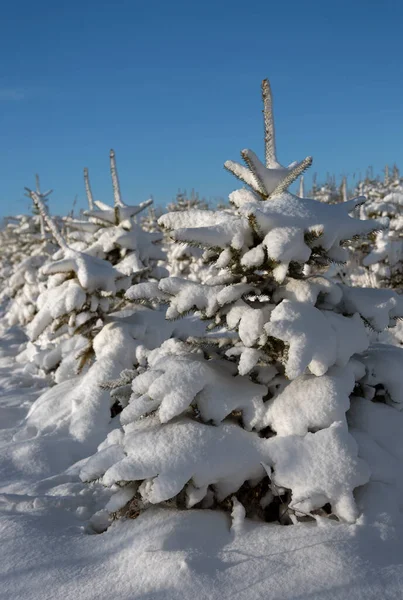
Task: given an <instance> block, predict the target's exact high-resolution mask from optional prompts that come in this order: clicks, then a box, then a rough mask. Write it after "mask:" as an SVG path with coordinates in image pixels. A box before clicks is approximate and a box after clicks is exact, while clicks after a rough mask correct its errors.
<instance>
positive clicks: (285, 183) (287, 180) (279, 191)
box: [270, 156, 313, 197]
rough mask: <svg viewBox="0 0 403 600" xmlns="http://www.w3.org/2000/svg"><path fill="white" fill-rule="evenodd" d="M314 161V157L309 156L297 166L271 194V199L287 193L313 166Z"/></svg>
mask: <svg viewBox="0 0 403 600" xmlns="http://www.w3.org/2000/svg"><path fill="white" fill-rule="evenodd" d="M312 160H313V159H312V156H307V157H306V158H304V160H303V161H301V162H300V163H298V164H297V165H295V167H294V168H293V169H291V171H290V172H289V174H288V175H287V177H285V178H284V179H283V181H281V183H279V185H278V186H277V187H276V188H275V189H274V190H273V192H272V193H271V194H270V197H273V196H277V195H278V194H282V193H283V192H285V191H286V190H287V189H288V188H289V187H290V185H291V184H292V183H294V181H295V180H296V179H298V177H299V176H300V175H302V173H303V172H304V171H306V170H307V169H308V168H309V167H310V166H311V164H312Z"/></svg>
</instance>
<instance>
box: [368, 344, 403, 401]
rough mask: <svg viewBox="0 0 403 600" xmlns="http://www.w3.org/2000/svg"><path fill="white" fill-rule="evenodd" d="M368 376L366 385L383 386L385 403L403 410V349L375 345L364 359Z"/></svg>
mask: <svg viewBox="0 0 403 600" xmlns="http://www.w3.org/2000/svg"><path fill="white" fill-rule="evenodd" d="M363 363H364V365H365V368H366V371H367V374H366V377H365V379H364V382H365V383H368V384H369V385H372V386H376V385H382V386H383V388H384V389H385V390H386V392H387V394H386V396H385V401H386V402H387V403H388V404H390V405H392V406H394V407H395V408H397V409H398V410H403V370H402V364H403V348H399V347H395V346H390V345H386V344H373V345H372V346H371V347H370V348H369V349H368V351H367V352H366V353H365V355H364V358H363Z"/></svg>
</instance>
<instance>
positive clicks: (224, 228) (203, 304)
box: [81, 80, 403, 529]
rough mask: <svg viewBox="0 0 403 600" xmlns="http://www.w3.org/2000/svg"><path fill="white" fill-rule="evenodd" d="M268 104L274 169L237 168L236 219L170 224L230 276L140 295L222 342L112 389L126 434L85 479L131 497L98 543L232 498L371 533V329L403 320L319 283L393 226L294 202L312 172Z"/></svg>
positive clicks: (190, 344) (115, 504) (134, 294)
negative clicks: (278, 135) (363, 414)
mask: <svg viewBox="0 0 403 600" xmlns="http://www.w3.org/2000/svg"><path fill="white" fill-rule="evenodd" d="M263 101H264V116H265V148H266V156H265V163H264V164H263V163H261V162H260V160H259V159H258V158H257V156H256V155H255V154H254V153H253V152H252V151H251V150H243V151H242V153H241V154H242V158H243V159H244V161H245V163H246V166H242V165H240V164H238V163H234V162H232V161H229V162H227V163H226V165H225V166H226V168H227V169H228V170H229V171H231V172H232V173H233V174H235V175H236V176H237V177H238V178H239V179H240V180H241V181H243V182H244V183H246V184H247V185H248V186H249V189H246V188H243V189H240V190H237V191H235V192H233V193H232V194H231V196H230V200H231V202H232V205H233V208H234V210H233V212H232V214H229V213H228V212H226V211H219V210H218V211H212V210H197V209H193V210H188V211H182V212H179V211H178V212H170V213H168V214H166V215H164V216H162V217H161V218H160V220H159V223H160V224H161V226H162V227H163V228H164V229H166V230H167V231H169V233H170V236H171V237H172V238H173V239H174V240H175V241H176V242H178V243H179V244H181V243H189V244H194V245H198V246H201V247H203V248H205V249H206V251H207V252H208V257H209V260H210V263H211V264H212V265H213V266H214V268H215V269H216V270H217V274H216V276H214V277H210V278H209V279H208V280H206V281H205V282H195V281H189V280H185V279H182V278H179V277H169V278H165V279H162V280H161V281H160V282H159V283H158V282H148V283H141V284H138V285H135V286H133V287H131V288H130V289H129V290H128V291H127V292H126V295H127V297H128V298H130V299H131V300H132V301H139V302H144V301H145V300H146V301H153V302H155V301H158V302H160V303H162V304H167V305H168V308H167V313H166V316H167V318H168V319H171V320H176V319H179V318H181V317H183V316H185V315H187V314H188V313H189V312H195V313H196V314H197V315H199V317H200V319H202V320H203V321H206V322H208V323H209V324H210V325H209V327H210V328H211V330H212V331H213V330H214V329H215V328H217V327H218V328H220V332H221V333H220V332H218V333H217V334H216V338H215V339H214V338H212V339H209V338H208V334H206V335H203V336H202V337H200V336H198V335H197V334H196V333H194V334H193V335H192V336H189V337H188V338H186V340H185V341H181V342H179V341H177V340H175V339H170V340H167V341H165V342H164V343H163V344H162V345H161V346H160V347H156V348H155V350H153V351H152V352H149V353H148V354H147V356H146V365H145V366H142V368H141V369H135V370H134V371H126V372H124V373H122V376H121V378H120V379H119V380H117V381H116V382H114V383H113V384H112V387H113V388H114V389H113V391H112V397H113V398H114V399H115V400H116V402H117V403H119V404H120V410H121V413H120V416H119V419H120V423H121V429H116V430H114V431H113V432H112V433H110V435H109V436H108V437H107V439H106V440H105V441H104V442H103V443H102V444H101V445H100V446H99V449H98V452H97V453H96V454H95V455H94V456H93V457H91V458H90V459H89V460H88V461H87V462H86V464H85V465H84V467H83V469H82V472H81V477H82V479H83V480H84V481H91V480H94V479H100V480H101V481H102V482H103V483H104V484H105V485H106V486H110V487H111V489H112V491H115V492H116V494H115V495H114V496H113V497H112V499H111V501H110V503H109V504H108V506H107V507H106V509H105V512H104V513H103V514H101V515H97V517H96V519H95V521H96V523H97V525H96V527H97V528H98V529H102V528H105V527H107V524H108V522H109V520H110V518H111V517H110V513H113V514H115V515H116V514H131V515H136V514H138V513H139V511H140V510H142V509H144V508H146V507H147V506H149V505H152V504H159V503H164V502H173V503H175V504H176V505H177V506H181V507H188V508H190V507H194V506H197V507H217V506H218V507H224V508H226V507H227V508H229V507H230V505H231V504H232V503H231V498H234V500H233V502H234V503H235V505H236V506H238V505H237V502H241V503H242V504H243V505H244V508H245V510H246V515H247V516H251V517H256V518H263V519H265V520H276V519H279V520H281V521H284V520H285V521H287V520H288V521H289V519H291V520H292V521H295V520H297V519H298V518H307V517H312V516H316V515H317V514H323V515H329V514H331V515H333V517H334V518H338V519H340V520H345V521H348V522H352V521H354V520H355V519H356V518H357V515H358V510H357V507H356V503H355V500H354V490H355V489H356V488H357V487H358V486H363V485H364V484H366V483H367V482H368V480H369V476H370V473H369V468H368V466H367V464H366V463H365V462H364V461H363V460H362V459H361V458H360V457H359V455H358V447H357V443H356V441H355V439H354V438H353V437H352V436H351V434H350V432H349V425H348V421H347V418H346V412H347V411H348V409H349V406H350V397H351V395H352V393H353V391H354V390H355V389H356V388H357V382H358V381H360V380H364V379H365V377H366V375H367V371H366V364H369V363H368V360H369V359H367V358H366V359H365V360H366V362H365V361H362V360H360V358H359V356H360V353H363V352H365V351H367V349H368V345H369V336H368V333H367V331H368V330H367V327H366V325H367V324H370V325H371V326H372V327H380V328H381V327H385V326H389V325H390V324H393V322H394V319H395V318H396V317H398V316H400V315H401V314H403V307H402V306H401V303H400V298H399V297H398V296H397V295H396V294H394V293H393V292H391V291H390V292H389V291H388V292H387V294H388V297H387V298H383V299H380V301H379V302H378V303H376V302H374V297H373V293H374V292H375V293H376V291H374V290H358V291H359V292H361V294H357V293H355V290H354V289H353V290H351V289H350V288H348V287H347V286H343V285H341V284H337V283H334V282H332V281H331V280H329V279H327V278H326V277H324V276H320V275H315V276H310V275H309V274H307V273H309V272H311V271H312V268H313V270H314V271H315V270H316V269H320V268H321V267H322V266H323V264H324V263H325V262H326V261H329V260H333V261H345V260H346V259H347V251H346V249H345V248H344V247H343V244H344V242H345V240H350V239H352V238H353V237H355V236H360V235H367V234H368V233H370V232H371V231H372V230H373V229H380V228H382V227H385V226H386V220H384V219H379V220H366V221H365V220H359V219H357V218H355V217H354V211H355V209H356V207H357V206H359V205H360V204H362V203H363V202H364V201H365V199H364V198H357V199H354V200H350V201H348V202H344V203H340V204H332V205H330V204H326V203H321V202H318V201H315V200H312V199H307V198H301V197H298V196H296V195H293V194H291V193H290V192H289V191H288V187H289V186H290V185H291V184H292V183H293V182H294V181H295V180H296V179H297V178H298V177H299V176H300V175H301V173H302V172H303V171H304V170H305V169H306V168H307V167H308V166H309V165H310V164H311V158H309V157H308V158H306V159H305V160H303V161H302V162H299V163H291V165H289V166H288V167H283V166H282V165H281V164H280V163H279V162H278V161H277V157H276V151H275V137H274V124H273V119H272V106H271V92H270V87H269V83H268V81H267V80H265V81H264V82H263ZM374 381H375V380H374V379H372V380H367V382H366V383H365V385H366V386H367V388H368V387H371V385H372V384H373V383H374ZM363 385H364V384H363ZM367 395H368V396H369V393H368V394H367ZM368 401H369V400H368ZM95 521H94V523H95Z"/></svg>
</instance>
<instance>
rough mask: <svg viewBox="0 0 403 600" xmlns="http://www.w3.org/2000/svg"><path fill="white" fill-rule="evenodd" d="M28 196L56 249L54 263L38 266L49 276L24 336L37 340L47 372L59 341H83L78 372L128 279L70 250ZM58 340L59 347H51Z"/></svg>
mask: <svg viewBox="0 0 403 600" xmlns="http://www.w3.org/2000/svg"><path fill="white" fill-rule="evenodd" d="M27 192H28V194H29V195H30V197H31V198H32V201H33V202H34V203H35V205H36V206H37V208H38V210H39V211H40V214H41V217H42V218H43V220H44V222H45V223H46V225H47V226H48V227H49V230H50V231H51V233H52V235H53V237H54V239H55V241H56V243H57V244H58V245H59V247H60V250H59V251H58V252H57V253H55V254H54V255H53V260H52V261H50V262H48V263H46V264H45V265H44V266H43V267H42V268H41V274H42V275H44V276H46V277H47V284H46V289H45V290H44V291H42V293H41V294H40V295H39V297H38V298H37V308H38V312H37V314H36V315H35V316H34V318H33V319H32V321H31V322H30V323H29V325H28V327H27V332H28V335H29V338H30V340H31V341H32V342H37V340H38V339H39V338H41V342H42V345H43V347H44V350H45V351H44V352H43V355H42V365H41V366H43V367H44V368H45V369H46V370H50V369H52V368H54V367H55V366H57V364H58V363H59V362H60V360H61V346H60V340H65V339H66V337H67V338H69V337H72V336H74V335H77V334H80V336H81V339H83V338H84V341H85V340H86V341H87V342H86V343H85V344H84V348H83V350H82V353H81V360H80V361H79V368H80V365H81V366H83V365H84V364H85V361H86V359H87V358H88V357H89V356H90V355H91V353H92V342H93V339H94V336H95V335H96V333H97V331H99V330H100V328H101V327H102V324H103V321H104V319H105V317H106V315H107V314H108V313H109V312H110V311H111V310H112V307H113V303H114V302H116V296H117V294H118V293H119V292H123V291H124V290H125V289H127V287H128V286H129V285H130V281H131V280H130V278H128V277H127V276H125V274H124V273H122V272H121V271H119V270H118V269H116V268H115V267H114V266H113V265H111V264H110V263H109V262H107V261H105V260H102V259H100V258H97V257H94V256H90V255H89V254H88V253H85V252H80V251H78V250H75V249H73V248H71V247H70V246H69V245H68V244H67V243H66V241H65V239H64V238H63V236H62V235H61V233H60V231H59V230H58V228H57V226H56V224H55V222H54V221H53V220H52V218H51V217H50V216H49V214H48V212H47V210H46V207H45V205H44V203H43V201H42V199H41V198H40V196H38V194H37V193H36V192H35V191H32V190H29V189H28V188H27ZM45 332H46V334H45V337H43V334H44V333H45ZM56 339H58V340H59V343H56V344H55V340H56ZM49 343H50V346H49ZM81 346H83V344H81ZM75 350H76V348H75Z"/></svg>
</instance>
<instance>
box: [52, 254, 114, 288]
mask: <svg viewBox="0 0 403 600" xmlns="http://www.w3.org/2000/svg"><path fill="white" fill-rule="evenodd" d="M63 254H64V257H63V258H62V259H61V260H57V261H55V262H53V263H50V264H48V265H46V266H45V267H43V272H44V273H45V274H47V275H51V274H52V273H69V272H74V273H75V274H76V276H77V279H78V281H79V283H80V285H81V287H82V288H83V289H84V290H86V291H87V292H95V291H96V290H100V291H103V292H106V293H109V294H112V293H115V292H116V289H117V288H116V280H117V279H118V278H119V277H122V274H121V273H119V271H117V270H116V269H115V268H114V267H113V266H112V265H111V264H110V263H109V262H107V261H105V260H102V259H100V258H97V257H95V256H90V255H88V254H86V253H84V252H77V251H75V250H71V249H70V248H68V249H66V250H64V252H63Z"/></svg>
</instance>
